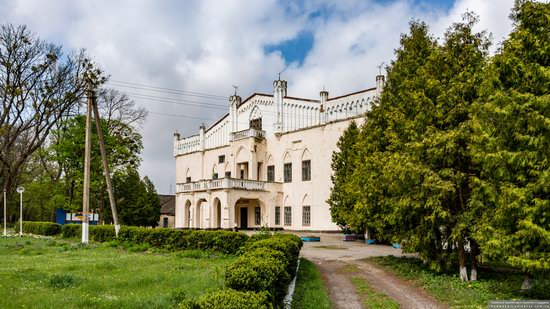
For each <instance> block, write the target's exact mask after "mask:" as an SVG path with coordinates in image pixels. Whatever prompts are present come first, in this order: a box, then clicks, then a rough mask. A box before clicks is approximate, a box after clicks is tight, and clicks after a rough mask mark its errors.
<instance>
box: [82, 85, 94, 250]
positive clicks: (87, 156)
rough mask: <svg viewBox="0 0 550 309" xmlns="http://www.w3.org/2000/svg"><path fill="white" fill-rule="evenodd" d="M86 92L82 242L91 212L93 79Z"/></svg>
mask: <svg viewBox="0 0 550 309" xmlns="http://www.w3.org/2000/svg"><path fill="white" fill-rule="evenodd" d="M86 87H87V89H86V94H87V96H88V98H87V100H86V142H85V145H84V147H85V149H84V184H83V189H82V212H83V217H82V243H83V244H87V243H88V227H89V223H90V222H89V221H90V220H89V217H88V213H89V212H90V160H91V152H92V149H91V146H92V145H91V144H92V123H91V122H92V119H91V118H92V100H93V97H94V95H95V93H94V91H93V86H92V83H91V81H89V80H88V82H87V86H86Z"/></svg>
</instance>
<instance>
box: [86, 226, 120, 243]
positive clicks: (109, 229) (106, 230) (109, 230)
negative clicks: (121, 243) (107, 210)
mask: <svg viewBox="0 0 550 309" xmlns="http://www.w3.org/2000/svg"><path fill="white" fill-rule="evenodd" d="M89 237H90V239H91V240H93V241H97V242H106V241H111V240H115V239H116V234H115V227H114V225H91V226H90V234H89Z"/></svg>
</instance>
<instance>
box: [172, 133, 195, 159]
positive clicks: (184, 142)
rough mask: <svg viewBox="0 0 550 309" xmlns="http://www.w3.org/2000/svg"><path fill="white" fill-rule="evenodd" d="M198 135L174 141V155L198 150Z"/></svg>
mask: <svg viewBox="0 0 550 309" xmlns="http://www.w3.org/2000/svg"><path fill="white" fill-rule="evenodd" d="M200 149H201V148H200V137H199V135H194V136H190V137H187V138H183V139H180V140H177V141H174V156H177V155H182V154H186V153H190V152H194V151H198V150H200Z"/></svg>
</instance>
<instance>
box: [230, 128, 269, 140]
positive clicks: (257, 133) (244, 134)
mask: <svg viewBox="0 0 550 309" xmlns="http://www.w3.org/2000/svg"><path fill="white" fill-rule="evenodd" d="M249 137H254V138H264V137H265V131H262V130H256V129H246V130H242V131H237V132H233V133H231V140H232V141H238V140H241V139H245V138H249Z"/></svg>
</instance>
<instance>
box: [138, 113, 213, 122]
mask: <svg viewBox="0 0 550 309" xmlns="http://www.w3.org/2000/svg"><path fill="white" fill-rule="evenodd" d="M148 113H149V114H153V115H159V116H167V117H177V118H187V119H196V120H209V121H214V119H212V118H201V117H192V116H185V115H174V114H164V113H157V112H151V111H148Z"/></svg>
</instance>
